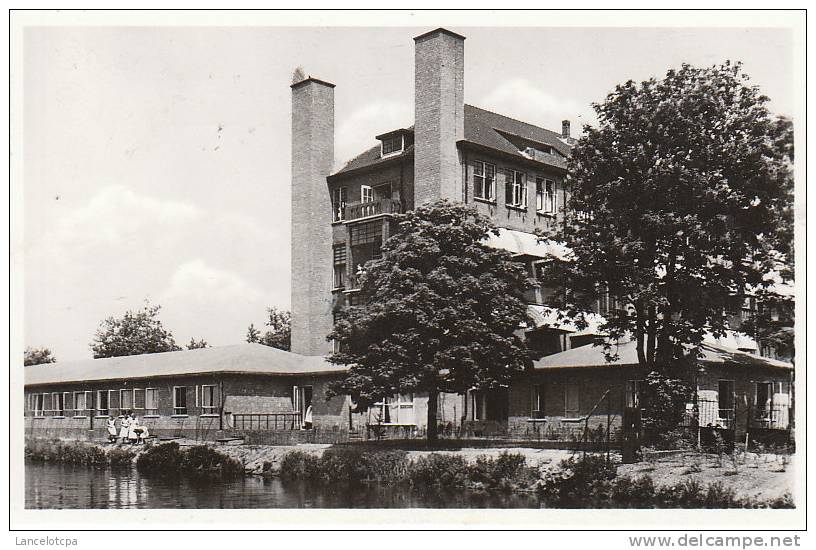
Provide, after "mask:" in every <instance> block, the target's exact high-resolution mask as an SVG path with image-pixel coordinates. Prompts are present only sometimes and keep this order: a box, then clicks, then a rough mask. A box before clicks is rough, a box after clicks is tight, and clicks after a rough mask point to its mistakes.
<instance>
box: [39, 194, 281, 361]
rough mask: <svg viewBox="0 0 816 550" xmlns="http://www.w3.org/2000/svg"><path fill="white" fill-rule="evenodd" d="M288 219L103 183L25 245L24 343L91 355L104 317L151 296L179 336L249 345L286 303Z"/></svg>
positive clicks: (63, 355) (63, 356)
mask: <svg viewBox="0 0 816 550" xmlns="http://www.w3.org/2000/svg"><path fill="white" fill-rule="evenodd" d="M280 223H281V220H280V219H278V218H276V217H273V216H269V217H264V218H261V219H258V218H256V217H253V216H250V215H246V214H239V213H238V212H234V211H228V210H224V209H223V208H221V205H214V206H210V207H206V208H205V207H204V206H202V205H201V204H194V203H193V202H188V201H186V200H173V199H159V198H156V197H154V196H150V195H147V194H144V193H141V192H140V191H139V190H138V189H135V190H134V189H129V188H125V187H122V186H119V185H114V186H108V187H105V188H102V189H100V190H99V191H97V192H96V193H95V194H94V195H92V196H91V197H90V198H89V199H87V200H86V201H85V202H83V203H81V204H79V205H78V206H76V207H74V208H73V209H71V210H67V211H63V212H59V211H56V212H54V216H53V217H52V218H50V219H46V221H45V223H44V224H43V225H42V226H41V227H38V228H37V229H38V230H39V233H38V236H37V237H36V238H33V237H32V238H31V239H30V240H28V241H26V247H25V260H24V261H25V264H24V268H25V285H24V292H25V339H26V342H27V343H28V342H32V343H37V345H46V346H49V347H51V348H52V349H54V350H55V353H57V356H58V357H59V358H60V360H67V359H74V358H80V357H88V355H89V353H88V351H87V344H88V342H90V340H91V337H92V336H93V333H94V330H95V329H96V327H97V325H98V323H99V322H100V321H101V320H102V319H104V318H105V317H107V316H110V315H121V314H122V313H123V312H124V311H126V310H127V309H132V308H139V307H141V304H142V301H143V300H144V299H145V298H149V299H151V300H152V301H153V302H154V303H158V304H160V305H161V306H162V314H161V318H162V321H163V322H164V324H165V326H166V327H167V328H168V329H170V330H171V331H172V332H173V333H174V335H175V336H176V339H177V341H179V342H182V341H187V340H189V338H190V336H195V337H196V338H205V339H207V341H208V342H210V344H213V345H224V344H231V343H238V342H241V341H243V336H244V332H245V331H246V326H247V325H248V324H249V323H250V322H252V321H255V320H256V319H258V318H263V314H264V310H265V308H266V307H268V306H273V305H274V306H277V307H284V308H285V307H288V303H289V254H290V247H289V233H288V230H284V229H282V228H281V227H280V225H279V224H280ZM283 223H285V222H283ZM40 343H41V344H40Z"/></svg>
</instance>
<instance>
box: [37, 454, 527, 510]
mask: <svg viewBox="0 0 816 550" xmlns="http://www.w3.org/2000/svg"><path fill="white" fill-rule="evenodd" d="M25 476H26V485H25V493H26V508H58V509H60V508H63V509H71V508H74V509H77V508H79V509H82V508H117V509H118V508H538V507H539V506H540V503H539V500H538V498H536V497H535V496H532V495H526V494H499V493H492V492H491V493H487V492H479V491H462V490H456V491H432V492H424V493H421V492H417V491H411V490H408V489H405V488H400V487H396V488H395V487H387V486H382V485H371V486H364V487H360V486H353V487H350V486H348V485H343V484H331V485H326V484H318V485H315V484H309V483H300V482H282V481H280V480H279V479H271V480H265V479H263V478H260V477H255V476H252V477H246V478H241V479H238V480H236V481H231V482H221V481H195V482H193V481H190V480H178V479H170V480H167V479H156V478H152V477H145V476H140V475H139V473H138V472H136V470H134V469H127V470H123V471H113V470H108V469H91V468H86V467H84V466H72V465H68V464H48V463H46V464H39V463H32V462H26V469H25Z"/></svg>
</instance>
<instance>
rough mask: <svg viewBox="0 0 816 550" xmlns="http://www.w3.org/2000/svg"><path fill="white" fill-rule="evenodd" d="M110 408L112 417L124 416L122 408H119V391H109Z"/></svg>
mask: <svg viewBox="0 0 816 550" xmlns="http://www.w3.org/2000/svg"><path fill="white" fill-rule="evenodd" d="M108 407H109V409H110V414H111V416H113V415H114V414H116V415H118V416H121V415H122V408H121V407H120V406H119V391H118V390H108Z"/></svg>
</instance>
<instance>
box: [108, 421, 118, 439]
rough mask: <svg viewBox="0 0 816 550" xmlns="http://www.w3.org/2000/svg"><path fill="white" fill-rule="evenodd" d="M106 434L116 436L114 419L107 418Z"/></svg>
mask: <svg viewBox="0 0 816 550" xmlns="http://www.w3.org/2000/svg"><path fill="white" fill-rule="evenodd" d="M108 435H110V436H111V437H116V420H114V419H113V418H108Z"/></svg>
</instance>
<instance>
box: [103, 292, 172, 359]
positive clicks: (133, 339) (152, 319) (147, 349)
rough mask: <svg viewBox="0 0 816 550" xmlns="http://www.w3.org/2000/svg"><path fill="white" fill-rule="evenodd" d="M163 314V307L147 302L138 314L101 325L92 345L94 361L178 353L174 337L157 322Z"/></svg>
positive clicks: (105, 321)
mask: <svg viewBox="0 0 816 550" xmlns="http://www.w3.org/2000/svg"><path fill="white" fill-rule="evenodd" d="M160 310H161V306H159V305H155V306H154V305H151V304H150V302H149V301H145V305H144V307H143V308H142V309H140V310H138V311H130V310H129V311H126V312H125V313H124V315H122V317H121V318H116V317H108V318H107V319H105V320H104V321H102V322H101V323H100V324H99V328H98V329H97V331H96V335H95V336H94V339H93V341H92V342H91V350H93V356H94V358H95V359H99V358H101V357H121V356H123V355H142V354H145V353H161V352H165V351H179V350H180V349H181V348H180V347H179V346H177V345H176V341H175V340H174V339H173V334H172V333H171V332H170V331H168V330H166V329H165V328H164V326H163V325H162V323H161V321H160V320H159V319H158V315H159V311H160Z"/></svg>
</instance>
